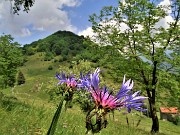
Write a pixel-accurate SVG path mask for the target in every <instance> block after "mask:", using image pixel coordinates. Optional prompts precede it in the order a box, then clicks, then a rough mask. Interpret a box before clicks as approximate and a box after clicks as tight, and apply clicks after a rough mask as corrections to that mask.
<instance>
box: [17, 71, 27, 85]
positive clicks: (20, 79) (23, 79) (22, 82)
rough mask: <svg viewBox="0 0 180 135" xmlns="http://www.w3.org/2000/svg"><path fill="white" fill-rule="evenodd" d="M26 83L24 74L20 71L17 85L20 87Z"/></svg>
mask: <svg viewBox="0 0 180 135" xmlns="http://www.w3.org/2000/svg"><path fill="white" fill-rule="evenodd" d="M25 81H26V80H25V77H24V74H23V73H22V72H21V71H19V73H18V77H17V84H18V85H21V84H24V83H25Z"/></svg>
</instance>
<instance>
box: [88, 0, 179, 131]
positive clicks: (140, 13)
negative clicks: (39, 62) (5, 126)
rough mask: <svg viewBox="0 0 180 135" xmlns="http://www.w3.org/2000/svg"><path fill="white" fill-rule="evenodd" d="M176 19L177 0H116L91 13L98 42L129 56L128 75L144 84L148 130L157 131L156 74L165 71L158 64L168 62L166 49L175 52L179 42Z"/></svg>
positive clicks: (177, 17) (177, 10)
mask: <svg viewBox="0 0 180 135" xmlns="http://www.w3.org/2000/svg"><path fill="white" fill-rule="evenodd" d="M170 10H171V13H170V12H169V11H170ZM167 15H171V17H172V18H173V20H174V21H172V22H170V23H169V24H168V27H162V26H161V24H160V23H159V22H160V21H162V19H163V18H165V17H166V16H167ZM179 19H180V2H179V1H178V0H174V1H171V4H170V5H167V6H165V5H164V6H163V5H161V6H160V5H159V6H157V5H156V4H155V3H154V2H153V1H151V0H124V2H123V1H119V3H118V7H112V6H110V7H104V8H103V9H102V10H101V11H100V15H97V14H93V15H91V16H90V21H91V22H92V28H93V30H94V32H95V33H96V38H97V39H98V42H100V43H101V44H103V45H112V46H113V47H114V48H115V49H116V50H118V51H119V52H120V53H121V54H122V56H124V58H125V59H126V60H127V59H128V60H129V64H130V65H129V67H128V68H129V69H130V70H131V72H130V73H129V74H131V76H132V77H136V79H137V80H138V81H139V82H142V84H143V85H144V88H145V90H146V93H147V96H148V101H149V108H150V113H151V117H152V129H151V132H158V131H159V122H158V117H157V114H156V104H155V103H156V96H157V93H158V91H157V87H158V81H159V79H160V76H159V75H160V72H161V71H162V70H164V69H162V68H161V66H160V65H161V64H162V63H166V62H167V63H168V60H169V57H168V56H167V52H168V50H171V51H174V50H176V49H177V48H178V46H179V44H180V43H179V41H180V40H179V39H180V38H179V33H180V29H179V24H180V23H179ZM124 27H125V28H124ZM174 55H176V56H177V53H176V54H175V53H174ZM171 61H172V59H171ZM172 64H173V63H172ZM132 65H133V66H132ZM128 68H127V69H128ZM166 83H168V82H166Z"/></svg>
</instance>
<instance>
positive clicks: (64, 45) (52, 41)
mask: <svg viewBox="0 0 180 135" xmlns="http://www.w3.org/2000/svg"><path fill="white" fill-rule="evenodd" d="M84 39H85V38H84V37H83V36H78V35H76V34H74V33H72V32H69V31H57V32H55V33H54V34H52V35H50V36H48V37H46V38H44V39H40V40H38V41H35V42H32V43H31V44H29V45H25V46H24V47H23V52H24V54H26V55H33V54H34V53H36V52H46V55H48V56H57V55H62V56H75V55H76V54H78V53H80V52H81V51H83V50H84V49H86V47H87V46H86V45H85V44H83V42H84Z"/></svg>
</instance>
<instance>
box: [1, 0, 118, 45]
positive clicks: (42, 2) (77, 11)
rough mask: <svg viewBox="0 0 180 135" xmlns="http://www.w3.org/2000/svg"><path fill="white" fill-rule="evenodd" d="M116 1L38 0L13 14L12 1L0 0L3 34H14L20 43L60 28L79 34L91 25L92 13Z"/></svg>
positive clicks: (42, 36)
mask: <svg viewBox="0 0 180 135" xmlns="http://www.w3.org/2000/svg"><path fill="white" fill-rule="evenodd" d="M117 3H118V1H117V0H35V4H34V6H33V7H32V8H31V10H30V12H29V13H25V12H20V13H19V15H14V14H12V13H11V6H10V2H8V1H5V0H3V1H1V2H0V32H1V33H0V34H2V33H5V34H11V35H12V36H13V37H14V40H15V41H17V42H19V43H20V44H22V45H24V44H28V43H31V42H33V41H36V40H38V39H41V38H44V37H47V36H48V35H50V34H52V33H54V32H56V31H58V30H67V31H72V32H74V33H76V34H79V33H81V31H83V30H86V29H87V28H88V27H91V23H90V22H89V21H88V19H89V15H92V14H93V13H99V12H100V10H101V9H102V7H104V6H110V5H113V6H114V5H117Z"/></svg>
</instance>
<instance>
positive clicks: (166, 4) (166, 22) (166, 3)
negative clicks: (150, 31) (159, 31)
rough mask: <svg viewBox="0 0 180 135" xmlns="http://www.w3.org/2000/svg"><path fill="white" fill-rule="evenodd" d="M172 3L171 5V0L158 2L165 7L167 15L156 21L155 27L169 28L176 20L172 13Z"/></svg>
mask: <svg viewBox="0 0 180 135" xmlns="http://www.w3.org/2000/svg"><path fill="white" fill-rule="evenodd" d="M170 5H171V2H170V0H163V1H161V2H160V3H159V4H158V6H162V7H164V10H165V12H166V14H167V16H165V17H164V18H162V19H160V20H159V22H157V23H156V26H155V28H159V27H163V28H165V29H167V28H169V24H170V23H172V22H174V20H173V18H172V16H171V15H170V14H171V12H172V10H171V7H170Z"/></svg>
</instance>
